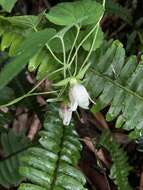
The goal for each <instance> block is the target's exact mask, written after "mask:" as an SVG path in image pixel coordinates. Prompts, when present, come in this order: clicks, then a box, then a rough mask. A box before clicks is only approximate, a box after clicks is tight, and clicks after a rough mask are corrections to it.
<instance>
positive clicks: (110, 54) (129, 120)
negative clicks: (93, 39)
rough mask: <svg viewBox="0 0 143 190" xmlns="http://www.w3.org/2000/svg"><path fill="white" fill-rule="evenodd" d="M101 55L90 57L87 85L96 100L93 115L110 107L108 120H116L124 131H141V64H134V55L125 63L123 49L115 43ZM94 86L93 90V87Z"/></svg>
mask: <svg viewBox="0 0 143 190" xmlns="http://www.w3.org/2000/svg"><path fill="white" fill-rule="evenodd" d="M104 50H105V49H104V48H103V49H102V50H101V51H102V53H101V55H99V54H98V57H97V56H96V55H95V56H94V57H93V64H92V65H93V68H92V69H91V72H90V75H89V76H88V77H89V80H88V85H89V86H90V90H91V92H92V94H93V96H94V97H98V98H97V101H96V105H95V106H93V107H92V111H93V112H98V111H100V110H102V109H103V108H104V107H106V106H108V105H110V109H109V110H108V113H107V115H106V119H107V120H108V121H112V120H113V119H115V118H116V117H118V119H117V122H116V127H118V128H119V127H122V128H124V129H126V130H131V129H135V128H141V127H142V124H143V83H142V76H143V62H142V60H141V62H140V63H139V64H137V58H136V56H131V57H129V59H128V60H127V61H126V60H125V50H124V48H123V46H122V44H121V43H120V42H119V41H114V42H113V43H112V45H111V46H109V47H108V48H107V50H105V52H104ZM93 87H94V88H93Z"/></svg>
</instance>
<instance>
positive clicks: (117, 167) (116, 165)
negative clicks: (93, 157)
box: [100, 131, 132, 190]
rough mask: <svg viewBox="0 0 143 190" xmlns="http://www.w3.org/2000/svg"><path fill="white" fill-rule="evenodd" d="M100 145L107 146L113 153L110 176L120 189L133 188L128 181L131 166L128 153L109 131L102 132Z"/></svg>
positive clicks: (129, 189)
mask: <svg viewBox="0 0 143 190" xmlns="http://www.w3.org/2000/svg"><path fill="white" fill-rule="evenodd" d="M100 145H102V146H103V147H105V148H106V149H107V150H108V151H109V152H110V154H111V158H112V161H113V164H112V167H111V169H110V178H111V179H113V180H114V182H115V184H116V185H117V186H118V190H123V189H126V190H131V189H132V188H131V187H130V185H129V183H128V175H129V171H130V170H131V167H130V166H129V164H128V162H127V160H128V157H127V155H126V153H125V152H124V151H123V150H122V148H121V147H120V145H119V144H118V143H117V142H116V141H115V139H114V138H113V137H112V135H111V134H110V132H109V131H107V132H103V133H102V135H101V137H100Z"/></svg>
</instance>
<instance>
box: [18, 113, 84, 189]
mask: <svg viewBox="0 0 143 190" xmlns="http://www.w3.org/2000/svg"><path fill="white" fill-rule="evenodd" d="M44 129H45V130H42V131H41V132H40V136H41V137H40V139H39V143H40V145H39V146H37V147H34V148H30V149H29V150H28V151H27V154H25V156H23V157H22V159H21V160H22V163H23V164H22V165H21V167H20V173H21V174H22V175H23V176H24V177H26V178H27V179H28V180H29V181H30V182H32V183H33V184H31V183H23V184H21V185H20V187H19V190H29V189H33V190H46V189H47V190H66V189H67V190H71V189H72V190H84V189H85V188H84V187H83V185H84V184H85V178H84V177H83V175H82V174H81V172H80V171H79V170H77V169H76V168H75V167H76V165H77V163H78V160H79V158H80V150H81V144H80V142H79V140H78V136H77V134H76V132H75V131H74V129H73V125H70V126H68V127H67V126H66V127H65V126H63V124H62V121H61V120H60V119H59V118H58V117H57V114H56V115H55V113H54V111H51V112H48V113H47V115H46V117H45V122H44Z"/></svg>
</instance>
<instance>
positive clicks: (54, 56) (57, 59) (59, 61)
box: [46, 44, 63, 65]
mask: <svg viewBox="0 0 143 190" xmlns="http://www.w3.org/2000/svg"><path fill="white" fill-rule="evenodd" d="M46 47H47V49H48V50H49V52H50V53H51V55H52V56H53V58H54V59H55V60H56V61H57V62H58V63H60V64H61V65H63V62H62V61H61V60H60V59H59V58H58V57H57V56H56V55H55V54H54V53H53V51H52V50H51V48H50V47H49V46H48V44H46Z"/></svg>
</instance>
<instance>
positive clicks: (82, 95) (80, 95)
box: [69, 79, 90, 111]
mask: <svg viewBox="0 0 143 190" xmlns="http://www.w3.org/2000/svg"><path fill="white" fill-rule="evenodd" d="M89 98H90V97H89V94H88V92H87V90H86V88H85V87H84V86H83V85H82V84H80V83H78V82H77V80H76V79H73V80H72V81H71V87H70V90H69V99H70V102H71V104H70V109H71V110H72V111H76V109H77V107H78V106H79V107H81V108H83V109H89V108H88V106H89Z"/></svg>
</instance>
